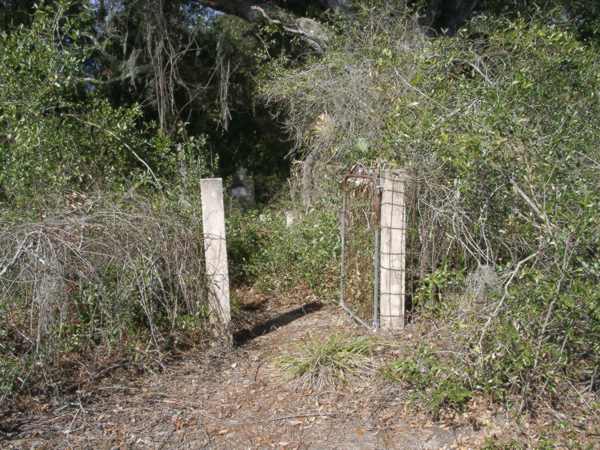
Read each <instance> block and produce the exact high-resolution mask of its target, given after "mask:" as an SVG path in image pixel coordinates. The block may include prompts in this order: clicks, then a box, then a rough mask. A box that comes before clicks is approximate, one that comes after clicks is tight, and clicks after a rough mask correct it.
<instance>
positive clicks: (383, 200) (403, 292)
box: [340, 165, 417, 329]
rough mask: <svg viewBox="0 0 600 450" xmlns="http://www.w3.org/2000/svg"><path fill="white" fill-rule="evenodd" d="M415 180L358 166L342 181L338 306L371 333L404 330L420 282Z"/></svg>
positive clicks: (393, 171) (401, 173)
mask: <svg viewBox="0 0 600 450" xmlns="http://www.w3.org/2000/svg"><path fill="white" fill-rule="evenodd" d="M412 192H413V190H412V189H411V178H410V177H409V176H408V174H407V172H406V171H403V170H385V169H384V168H381V167H380V168H378V169H370V168H367V167H365V166H362V165H354V166H353V167H352V168H351V169H350V170H349V171H348V172H347V173H346V175H345V176H344V178H343V180H342V194H343V196H342V199H343V200H342V202H343V203H342V205H343V206H342V213H341V224H340V228H341V235H342V236H341V239H342V263H341V265H342V267H341V289H340V304H341V306H342V308H343V309H344V310H346V312H348V314H350V315H351V316H352V317H353V318H354V319H355V320H356V321H357V322H359V323H361V324H362V325H364V326H366V327H368V328H375V329H377V328H380V327H381V328H385V329H401V328H403V327H404V324H405V321H406V307H407V303H410V298H411V296H412V291H413V286H414V281H415V278H416V273H415V270H414V269H413V268H414V267H415V264H414V260H415V258H413V257H412V256H414V250H415V243H416V242H417V239H416V230H417V228H416V226H415V225H416V224H415V222H416V220H414V217H415V214H413V208H411V206H412V204H413V203H414V195H412Z"/></svg>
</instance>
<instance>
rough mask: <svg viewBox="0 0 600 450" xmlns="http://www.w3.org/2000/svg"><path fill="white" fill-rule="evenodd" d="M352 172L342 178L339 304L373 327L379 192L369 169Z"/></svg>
mask: <svg viewBox="0 0 600 450" xmlns="http://www.w3.org/2000/svg"><path fill="white" fill-rule="evenodd" d="M357 172H358V173H353V172H352V171H351V172H349V173H348V174H347V175H346V176H345V177H344V179H343V182H342V196H343V197H342V214H341V235H342V262H341V265H342V267H341V286H340V304H341V306H342V308H344V309H345V310H346V311H347V312H348V313H349V314H350V315H351V316H352V317H353V318H354V319H355V320H356V321H357V322H359V323H361V324H362V325H364V326H366V327H367V328H372V327H374V325H375V322H376V321H377V317H378V308H377V305H376V304H375V302H374V299H377V298H378V295H377V293H376V291H377V289H378V286H379V282H378V274H377V273H376V272H377V268H376V267H377V265H376V264H375V262H376V260H377V259H378V253H379V252H378V248H379V217H378V213H379V208H378V202H379V192H378V186H377V179H378V177H377V175H376V174H375V173H372V172H371V171H370V170H366V169H365V170H360V171H357Z"/></svg>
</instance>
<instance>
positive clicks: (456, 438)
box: [0, 300, 482, 449]
mask: <svg viewBox="0 0 600 450" xmlns="http://www.w3.org/2000/svg"><path fill="white" fill-rule="evenodd" d="M246 307H248V308H249V309H254V310H260V314H262V316H263V322H262V323H261V324H259V325H258V326H257V327H255V329H254V332H246V333H241V334H238V336H237V337H238V341H239V342H238V343H239V345H238V347H237V348H236V349H235V350H234V351H233V352H229V353H226V354H222V355H219V354H217V353H216V351H217V350H216V349H215V351H213V352H212V353H213V354H212V356H205V357H198V356H196V357H192V356H190V358H188V359H186V360H185V361H181V362H179V363H176V364H174V365H172V366H171V367H169V368H168V369H167V370H166V371H165V372H162V373H160V374H155V375H150V376H145V377H142V378H140V379H137V380H129V381H127V380H121V382H119V383H116V384H115V382H114V381H113V384H112V385H110V386H103V387H101V388H100V387H99V389H102V390H103V392H105V393H106V394H105V395H104V396H103V397H102V398H101V399H99V400H95V401H94V402H91V403H90V402H87V404H86V402H82V403H78V402H71V403H70V404H67V405H56V407H55V408H52V410H51V411H48V412H47V413H46V414H44V415H39V414H38V415H36V416H33V417H30V418H29V422H28V423H27V425H26V426H24V427H23V431H22V432H21V433H20V435H19V436H16V437H17V438H18V439H15V440H12V441H9V442H4V443H2V442H0V447H2V448H11V449H17V448H19V449H29V448H89V449H113V448H120V449H123V448H128V449H129V448H131V449H134V448H136V449H137V448H154V449H161V448H162V449H173V448H182V449H183V448H186V449H199V448H218V449H221V448H222V449H238V448H239V449H242V448H286V449H301V448H311V449H312V448H323V449H354V448H356V449H358V448H360V449H363V448H364V449H375V448H399V449H400V448H401V449H408V448H431V449H437V448H460V447H464V448H469V447H470V448H473V447H474V446H476V443H481V442H482V438H480V436H479V435H480V434H481V433H475V432H474V431H473V428H472V427H470V428H469V427H466V428H465V427H463V428H459V429H452V428H451V427H443V426H441V425H432V424H430V425H428V426H426V425H423V422H421V421H420V419H417V418H413V419H412V420H411V417H410V416H409V415H407V413H406V411H405V409H404V402H402V401H400V400H399V398H398V397H399V396H398V393H397V392H393V391H390V390H389V388H383V387H382V386H378V385H377V381H374V380H376V377H371V378H365V379H363V380H357V382H355V383H354V382H353V383H351V384H350V385H346V386H343V387H338V388H332V389H329V390H320V391H314V390H311V389H307V388H302V389H299V388H298V387H297V386H296V385H295V384H294V383H291V382H290V381H289V380H288V379H287V377H286V374H285V373H283V372H282V370H281V369H280V368H279V367H278V365H277V363H276V359H277V357H278V356H280V355H281V354H282V353H284V352H286V351H289V350H290V349H291V348H293V347H294V344H295V343H296V342H298V341H299V340H301V339H303V338H305V337H306V336H308V335H312V336H321V335H322V336H325V335H327V334H329V333H332V332H348V333H356V332H362V330H357V329H356V327H354V326H353V324H351V323H350V321H349V320H348V319H347V318H346V317H345V316H344V315H342V314H340V312H339V311H338V310H337V309H336V308H333V307H331V306H321V305H319V304H316V303H310V304H308V306H305V307H304V308H303V309H302V308H298V303H296V304H295V305H294V304H287V305H285V304H284V305H281V304H277V305H275V304H273V302H272V301H269V300H266V301H264V302H262V303H260V304H258V305H256V304H249V305H246ZM256 334H259V336H256Z"/></svg>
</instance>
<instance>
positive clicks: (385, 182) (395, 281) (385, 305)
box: [379, 170, 407, 330]
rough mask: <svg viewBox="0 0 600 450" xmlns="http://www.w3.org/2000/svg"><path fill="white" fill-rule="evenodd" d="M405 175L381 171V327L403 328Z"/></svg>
mask: <svg viewBox="0 0 600 450" xmlns="http://www.w3.org/2000/svg"><path fill="white" fill-rule="evenodd" d="M406 181H407V175H406V172H404V171H401V170H385V171H383V172H382V173H381V186H382V193H381V222H380V223H381V231H380V233H381V234H380V246H381V247H380V249H381V250H380V256H379V258H380V269H379V311H380V325H381V328H382V329H386V330H398V329H402V328H404V314H405V304H406V302H405V298H406V196H405V189H406V185H407V183H406Z"/></svg>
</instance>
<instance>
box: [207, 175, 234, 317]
mask: <svg viewBox="0 0 600 450" xmlns="http://www.w3.org/2000/svg"><path fill="white" fill-rule="evenodd" d="M200 190H201V194H202V226H203V230H204V255H205V260H206V275H207V276H208V281H209V283H210V292H209V295H210V300H211V307H212V308H214V310H216V312H217V314H218V315H219V317H220V318H221V320H222V321H223V323H224V324H225V325H227V324H229V322H230V320H231V307H230V304H229V270H228V266H227V244H226V236H225V210H224V205H223V181H222V180H221V178H204V179H202V180H200Z"/></svg>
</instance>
